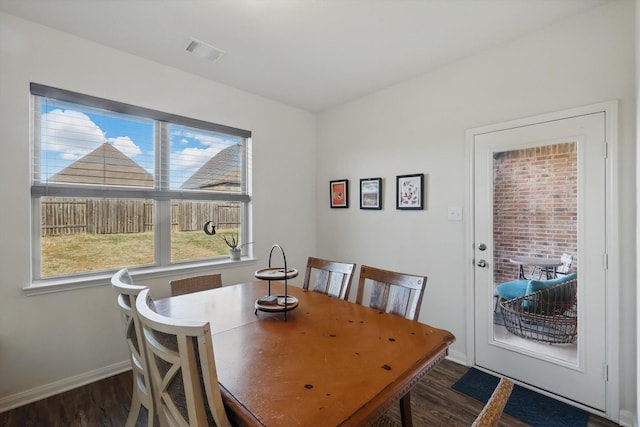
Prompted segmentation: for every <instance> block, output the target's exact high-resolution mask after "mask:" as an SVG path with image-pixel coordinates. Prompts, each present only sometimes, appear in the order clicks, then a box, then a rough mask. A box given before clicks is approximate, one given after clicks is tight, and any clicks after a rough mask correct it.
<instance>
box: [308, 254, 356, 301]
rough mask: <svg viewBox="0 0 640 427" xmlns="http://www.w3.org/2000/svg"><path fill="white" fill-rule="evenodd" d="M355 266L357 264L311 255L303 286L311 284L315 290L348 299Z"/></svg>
mask: <svg viewBox="0 0 640 427" xmlns="http://www.w3.org/2000/svg"><path fill="white" fill-rule="evenodd" d="M355 268H356V265H355V264H350V263H345V262H337V261H329V260H326V259H321V258H314V257H309V259H308V260H307V271H306V273H305V275H304V282H303V284H302V287H303V288H304V289H309V286H310V285H311V286H312V290H313V291H315V292H320V293H323V294H326V295H330V296H332V297H336V298H341V299H343V300H346V299H348V298H349V290H350V289H351V281H352V280H353V271H354V270H355Z"/></svg>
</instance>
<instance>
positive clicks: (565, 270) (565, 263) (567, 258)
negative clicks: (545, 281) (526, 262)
mask: <svg viewBox="0 0 640 427" xmlns="http://www.w3.org/2000/svg"><path fill="white" fill-rule="evenodd" d="M560 261H562V265H561V266H559V267H558V268H556V277H564V276H566V275H568V274H569V272H570V271H571V264H573V257H572V256H571V255H569V254H568V253H564V254H562V256H561V257H560ZM543 270H544V271H543V273H544V274H547V275H549V274H552V273H553V271H551V270H549V269H546V268H545V269H543ZM541 274H542V273H541Z"/></svg>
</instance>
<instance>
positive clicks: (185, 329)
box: [136, 289, 231, 427]
mask: <svg viewBox="0 0 640 427" xmlns="http://www.w3.org/2000/svg"><path fill="white" fill-rule="evenodd" d="M136 306H137V308H138V314H139V316H140V323H141V324H142V332H143V335H144V342H145V344H146V347H147V354H148V355H149V371H150V373H151V378H152V380H153V387H154V392H155V393H156V395H157V396H158V406H159V408H158V412H159V415H160V417H163V418H164V419H165V420H166V421H167V423H168V424H169V425H170V426H206V425H212V424H213V423H215V425H216V426H219V427H229V426H230V425H231V424H230V423H229V419H228V418H227V414H226V412H225V409H224V404H223V403H222V396H221V394H220V386H219V384H218V374H217V372H216V364H215V358H214V354H213V340H212V337H211V329H210V326H209V323H208V322H198V321H190V320H178V319H172V318H169V317H165V316H162V315H160V314H158V313H156V312H155V310H154V307H155V304H154V302H153V299H152V298H151V296H150V295H149V290H148V289H145V290H144V291H142V292H141V293H140V295H139V298H138V300H137V301H136Z"/></svg>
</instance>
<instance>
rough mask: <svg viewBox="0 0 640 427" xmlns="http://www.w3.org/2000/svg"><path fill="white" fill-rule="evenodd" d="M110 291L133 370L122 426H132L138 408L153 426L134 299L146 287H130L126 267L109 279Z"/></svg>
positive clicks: (144, 356)
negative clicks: (128, 403) (130, 389)
mask: <svg viewBox="0 0 640 427" xmlns="http://www.w3.org/2000/svg"><path fill="white" fill-rule="evenodd" d="M111 284H112V286H113V288H114V289H115V290H116V291H118V298H117V301H118V306H119V307H120V313H121V316H122V322H123V323H124V334H125V338H126V340H127V347H128V350H129V351H128V352H129V360H130V361H131V369H132V371H133V392H132V395H131V408H130V409H129V415H128V417H127V421H126V424H125V426H126V427H133V426H135V425H136V422H137V420H138V417H139V414H140V409H141V408H142V407H143V406H144V407H145V408H146V409H147V414H148V417H147V418H148V423H147V425H149V426H154V425H156V422H155V421H156V418H157V414H156V411H155V405H154V397H153V391H152V386H151V377H150V376H149V370H148V362H147V355H146V348H145V346H144V342H143V339H142V326H141V325H140V319H139V316H138V311H137V309H136V299H137V298H138V296H139V294H140V292H142V291H143V290H145V289H147V287H146V286H137V285H134V284H133V280H131V276H130V275H129V271H128V270H127V269H126V268H123V269H122V270H120V271H118V272H117V273H116V274H114V275H113V276H112V277H111Z"/></svg>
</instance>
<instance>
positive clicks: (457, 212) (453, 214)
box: [447, 206, 462, 221]
mask: <svg viewBox="0 0 640 427" xmlns="http://www.w3.org/2000/svg"><path fill="white" fill-rule="evenodd" d="M447 219H448V220H449V221H462V208H461V207H459V206H454V207H449V208H447Z"/></svg>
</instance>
